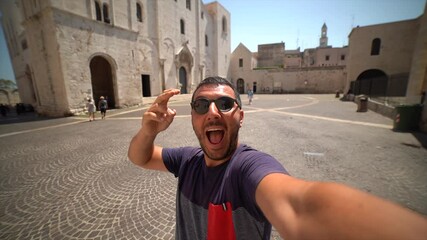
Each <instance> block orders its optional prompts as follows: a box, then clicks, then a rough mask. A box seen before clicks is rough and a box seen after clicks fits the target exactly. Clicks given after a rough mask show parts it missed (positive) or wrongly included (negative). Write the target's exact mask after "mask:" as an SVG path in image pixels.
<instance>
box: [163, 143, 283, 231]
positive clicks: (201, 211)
mask: <svg viewBox="0 0 427 240" xmlns="http://www.w3.org/2000/svg"><path fill="white" fill-rule="evenodd" d="M162 157H163V161H164V163H165V165H166V167H167V169H168V170H169V171H170V172H172V173H173V174H174V175H175V177H178V178H179V180H178V191H177V201H176V212H177V216H176V239H215V238H216V237H221V239H225V238H234V239H269V238H270V234H271V224H270V223H269V222H268V221H267V219H266V218H265V216H264V215H263V213H262V212H261V210H260V209H259V208H258V206H257V204H256V201H255V191H256V188H257V186H258V184H259V182H260V181H261V180H262V179H263V178H264V177H265V176H266V175H268V174H270V173H284V174H288V173H287V171H286V170H285V168H284V167H283V166H282V165H281V164H280V163H279V162H278V161H277V160H276V159H274V158H273V157H271V156H270V155H268V154H265V153H262V152H259V151H257V150H255V149H252V148H251V147H249V146H246V145H239V146H238V148H237V149H236V151H235V153H234V154H233V156H232V158H231V159H230V161H227V162H225V163H223V164H221V165H219V166H216V167H207V166H206V164H205V161H204V153H203V151H202V149H200V148H193V147H183V148H164V149H163V152H162Z"/></svg>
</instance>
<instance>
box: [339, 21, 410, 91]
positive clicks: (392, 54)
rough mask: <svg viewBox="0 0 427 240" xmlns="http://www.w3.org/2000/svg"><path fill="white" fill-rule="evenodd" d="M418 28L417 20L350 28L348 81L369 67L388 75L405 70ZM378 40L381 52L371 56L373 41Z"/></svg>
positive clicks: (407, 67) (406, 71) (407, 70)
mask: <svg viewBox="0 0 427 240" xmlns="http://www.w3.org/2000/svg"><path fill="white" fill-rule="evenodd" d="M417 30H418V21H417V20H408V21H401V22H394V23H386V24H379V25H372V26H366V27H356V28H353V30H352V31H351V33H350V35H349V59H348V61H347V66H348V70H347V71H348V80H347V82H348V84H349V83H350V81H353V80H356V79H357V78H358V76H359V75H360V74H361V73H362V72H364V71H366V70H369V69H379V70H382V71H383V72H385V73H386V74H387V75H388V76H390V75H393V74H400V73H408V72H409V71H410V66H411V61H412V54H413V51H414V45H415V40H416V35H417V32H418V31H417ZM375 38H379V39H381V48H380V54H379V55H374V56H371V46H372V41H373V40H374V39H375Z"/></svg>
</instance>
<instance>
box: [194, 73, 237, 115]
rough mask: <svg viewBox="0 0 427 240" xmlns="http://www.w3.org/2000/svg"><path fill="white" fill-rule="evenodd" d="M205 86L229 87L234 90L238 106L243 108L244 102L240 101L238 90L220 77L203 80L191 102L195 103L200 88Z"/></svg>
mask: <svg viewBox="0 0 427 240" xmlns="http://www.w3.org/2000/svg"><path fill="white" fill-rule="evenodd" d="M205 85H217V86H218V85H226V86H229V87H230V88H231V89H233V92H234V96H235V97H236V100H237V105H239V108H242V100H240V94H239V92H238V91H237V89H236V88H235V87H234V85H233V84H231V83H230V82H229V81H228V80H227V79H225V78H222V77H219V76H215V77H207V78H205V79H203V81H201V82H200V83H199V85H197V87H196V90H194V92H193V96H192V97H191V102H193V101H194V94H196V92H197V90H199V88H200V87H202V86H205Z"/></svg>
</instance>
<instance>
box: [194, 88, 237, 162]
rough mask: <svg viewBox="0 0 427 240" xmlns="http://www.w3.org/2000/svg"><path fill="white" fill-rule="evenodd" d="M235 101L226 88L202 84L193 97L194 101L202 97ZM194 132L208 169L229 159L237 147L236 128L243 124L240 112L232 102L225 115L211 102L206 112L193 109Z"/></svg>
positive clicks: (231, 91)
mask: <svg viewBox="0 0 427 240" xmlns="http://www.w3.org/2000/svg"><path fill="white" fill-rule="evenodd" d="M224 96H227V97H230V98H233V99H235V95H234V91H233V89H232V88H230V87H229V86H227V85H215V84H210V85H204V86H202V87H200V88H199V89H198V90H197V92H196V93H195V94H194V100H197V99H200V98H205V99H209V100H215V99H218V98H220V97H224ZM191 121H192V124H193V130H194V132H195V133H196V136H197V138H198V139H199V142H200V146H201V147H202V149H203V151H204V153H205V160H206V164H207V165H208V166H216V165H219V164H221V163H223V162H225V161H227V160H229V159H230V157H231V155H232V154H233V153H234V151H235V150H236V148H237V144H238V135H239V128H240V127H241V126H242V124H243V111H242V110H241V109H240V108H239V107H238V106H237V104H236V103H234V106H233V108H232V109H231V110H230V111H228V112H221V111H220V110H219V109H218V108H217V107H216V105H215V103H214V102H211V103H210V105H209V109H208V112H207V113H205V114H199V113H196V112H195V111H194V109H192V111H191Z"/></svg>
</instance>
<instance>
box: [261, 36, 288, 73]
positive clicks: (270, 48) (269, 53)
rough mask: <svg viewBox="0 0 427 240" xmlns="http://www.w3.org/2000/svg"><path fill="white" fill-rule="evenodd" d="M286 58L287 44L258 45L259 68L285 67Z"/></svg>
mask: <svg viewBox="0 0 427 240" xmlns="http://www.w3.org/2000/svg"><path fill="white" fill-rule="evenodd" d="M284 57H285V43H283V42H282V43H272V44H261V45H258V67H261V68H262V67H272V66H281V67H283V58H284Z"/></svg>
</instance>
